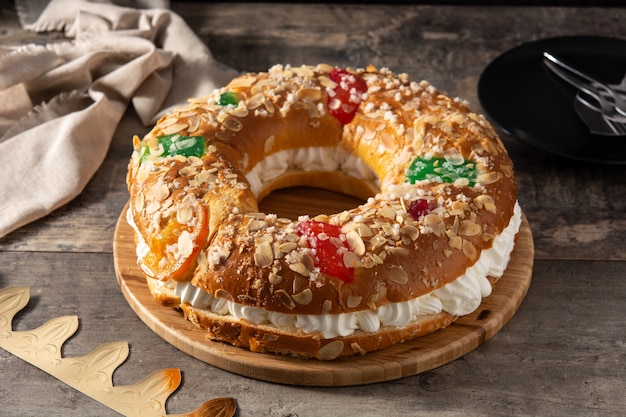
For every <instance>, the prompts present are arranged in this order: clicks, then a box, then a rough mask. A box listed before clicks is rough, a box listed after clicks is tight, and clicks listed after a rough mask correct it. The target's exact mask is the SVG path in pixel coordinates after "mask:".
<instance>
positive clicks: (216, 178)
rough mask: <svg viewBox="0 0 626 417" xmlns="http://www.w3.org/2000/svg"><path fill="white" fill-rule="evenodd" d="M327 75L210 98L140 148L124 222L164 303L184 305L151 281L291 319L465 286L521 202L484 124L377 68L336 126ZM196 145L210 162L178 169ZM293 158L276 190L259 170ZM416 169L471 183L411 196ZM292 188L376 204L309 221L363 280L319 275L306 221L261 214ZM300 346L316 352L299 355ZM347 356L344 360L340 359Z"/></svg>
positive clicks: (306, 72) (213, 322) (253, 84)
mask: <svg viewBox="0 0 626 417" xmlns="http://www.w3.org/2000/svg"><path fill="white" fill-rule="evenodd" d="M330 70H331V69H330V68H329V67H328V66H323V65H320V66H317V67H301V68H290V67H274V68H272V69H271V70H270V71H269V72H268V73H259V74H247V75H244V76H242V77H239V78H237V79H235V80H233V81H232V82H231V83H230V84H229V85H228V86H226V87H224V88H223V89H221V90H219V91H217V92H216V93H214V94H213V95H211V96H209V97H207V98H201V99H192V100H190V103H189V104H188V105H187V106H185V107H183V108H181V109H179V110H177V111H175V112H174V113H172V114H170V115H167V116H164V117H163V118H162V119H161V120H159V122H158V123H157V124H156V126H155V127H154V128H153V130H152V131H151V132H150V133H148V134H147V135H146V137H145V138H143V139H142V140H139V139H138V138H137V139H136V143H135V153H134V154H133V157H132V159H131V162H130V164H129V174H128V184H129V191H130V194H131V200H130V210H131V214H132V218H133V219H134V222H135V225H136V228H137V231H138V234H139V235H140V236H141V238H142V239H143V241H144V242H145V243H146V244H147V248H148V249H149V250H148V254H147V255H145V256H140V257H139V263H140V265H141V266H142V268H143V269H144V271H145V272H146V274H147V276H148V282H149V287H150V290H151V292H152V293H153V295H154V296H155V298H156V299H157V300H160V301H162V302H165V303H176V302H177V301H176V298H175V296H172V295H171V294H168V293H167V291H161V290H162V289H163V286H162V285H159V284H156V283H155V282H152V281H151V280H160V281H163V282H170V281H171V280H173V281H181V282H191V283H192V284H193V285H194V286H195V287H198V288H200V289H202V290H203V291H205V292H207V293H208V294H210V295H212V296H214V297H218V298H224V299H227V300H229V301H233V302H235V303H238V304H242V305H246V306H253V307H260V308H262V309H265V310H267V311H271V312H278V313H284V314H304V315H319V314H342V313H350V312H358V311H364V310H377V309H378V308H380V307H381V306H385V305H387V304H389V303H398V302H404V301H407V300H411V299H414V298H417V297H419V296H422V295H424V294H427V293H429V292H431V291H434V290H436V289H438V288H441V287H443V286H444V285H446V284H448V283H451V282H453V281H455V280H456V279H457V278H458V277H459V276H461V275H462V274H463V273H464V272H465V270H466V269H467V268H468V267H470V266H472V265H473V264H474V263H475V262H476V261H477V260H478V258H479V256H480V254H481V252H482V251H483V250H485V249H488V248H490V247H491V246H492V244H493V239H494V237H495V236H497V235H499V234H500V233H501V232H502V231H503V230H504V228H505V227H506V226H507V225H508V223H509V220H510V219H511V217H512V215H513V208H514V205H515V203H516V199H517V186H516V183H515V178H514V174H513V166H512V163H511V161H510V159H509V158H508V155H507V153H506V150H505V148H504V146H503V145H502V143H501V142H500V140H499V138H498V137H497V135H496V133H495V132H494V130H493V128H492V127H491V126H490V125H489V123H488V122H487V121H486V120H485V119H484V118H483V117H482V116H479V115H477V114H475V113H473V112H471V111H470V109H469V108H468V106H467V104H466V103H464V102H462V101H461V100H458V99H453V98H451V97H449V96H447V95H445V94H443V93H441V92H440V91H438V90H437V89H435V88H434V87H432V86H430V85H429V84H428V83H425V82H422V83H415V82H411V81H410V80H409V79H408V77H407V76H406V75H396V74H393V73H392V72H391V71H389V70H386V69H383V70H380V71H379V70H376V69H375V68H368V69H366V70H356V71H353V73H354V75H355V76H356V77H357V78H359V79H362V80H363V82H365V83H366V85H367V92H366V94H364V95H362V96H360V97H359V100H361V102H360V104H359V107H358V111H357V112H356V114H355V116H354V119H353V120H352V121H351V122H349V123H347V124H342V123H340V122H339V121H338V119H337V118H336V117H334V116H333V115H332V114H330V110H329V108H330V103H331V101H332V100H333V94H334V93H333V88H335V87H336V83H333V81H331V80H330V79H329V71H330ZM224 94H233V95H234V96H235V97H236V101H237V104H231V105H225V104H224V103H221V104H219V103H218V102H219V101H220V100H221V99H222V96H223V95H224ZM163 138H166V139H163ZM183 145H184V146H183ZM198 146H204V148H203V149H202V152H200V154H198V155H197V156H195V155H191V156H189V155H187V154H184V155H180V154H177V152H178V150H179V149H181V148H184V147H191V148H193V147H198ZM302 147H304V148H307V147H315V148H316V149H318V150H319V152H321V153H322V157H320V160H321V162H315V161H314V163H313V164H312V166H313V168H307V169H305V168H304V167H303V164H305V162H306V161H303V160H300V159H298V158H299V157H297V156H294V153H293V152H294V150H297V149H299V148H302ZM166 148H167V149H166ZM185 149H186V148H185ZM195 151H197V149H195ZM281 152H282V154H281ZM283 154H285V155H288V156H286V157H283V156H281V157H279V159H280V158H283V159H285V158H286V159H289V158H291V159H290V160H288V161H287V162H285V161H282V162H281V161H279V162H277V164H278V165H281V164H283V165H281V167H282V168H281V169H282V171H281V170H279V171H280V172H278V174H276V175H267V174H266V173H265V170H267V169H270V170H271V169H274V168H275V167H273V166H269V167H268V166H265V165H263V164H264V161H266V159H267V157H268V156H270V155H271V156H272V157H273V156H276V155H283ZM326 155H330V156H329V157H327V156H326ZM303 158H304V159H306V156H305V157H303ZM328 158H330V159H331V161H330V162H331V163H330V164H326V162H327V161H326V159H328ZM333 158H334V159H333ZM419 158H425V159H426V160H428V161H437V162H433V167H436V168H437V169H441V168H440V167H441V164H447V166H448V167H451V169H452V170H453V172H457V171H459V172H460V171H462V168H464V167H465V165H467V166H468V167H469V168H468V170H469V172H470V174H467V173H464V174H459V175H458V176H459V178H458V179H456V180H455V179H454V178H453V179H452V180H447V179H446V180H442V179H441V178H439V179H438V180H437V179H436V180H433V181H421V180H419V179H417V180H415V179H411V180H410V181H409V180H408V179H407V178H408V176H407V175H408V174H407V172H409V170H410V167H412V166H413V165H412V164H413V163H414V162H415V161H417V162H420V159H419ZM355 160H358V161H362V165H364V166H366V167H369V168H363V166H361V165H359V164H360V163H361V162H358V161H357V162H355ZM285 164H286V165H285ZM320 164H321V165H322V166H323V167H322V168H319V167H318V165H320ZM333 164H334V165H333ZM446 169H447V168H446ZM368 170H369V171H368ZM454 170H457V171H454ZM472 173H473V174H472ZM474 174H475V176H471V175H474ZM453 175H456V174H453ZM468 176H470V177H471V178H470V177H468ZM328 184H331V185H330V186H329V185H328ZM293 185H313V186H315V185H317V186H319V185H322V186H324V187H325V188H330V189H335V190H337V191H341V192H345V193H347V194H351V195H355V196H359V197H361V198H368V197H369V198H368V199H367V202H366V203H364V204H363V205H361V206H359V207H355V208H354V209H351V210H347V211H345V212H342V213H337V214H334V215H330V216H326V215H321V216H318V217H316V218H315V219H313V220H315V221H318V222H323V223H325V224H329V225H332V226H334V227H336V228H339V229H340V231H341V234H340V235H339V236H337V237H334V236H330V238H331V239H336V240H335V241H333V242H334V244H335V245H336V246H337V247H338V248H339V249H338V253H341V254H342V257H343V258H342V259H343V265H342V267H343V268H345V269H347V270H350V271H351V273H353V277H351V278H350V279H346V278H342V277H337V276H334V275H332V274H331V273H327V272H326V271H327V270H325V269H324V265H319V258H317V254H316V250H317V249H316V248H315V247H313V246H312V245H313V243H312V241H311V240H309V239H307V237H306V236H304V235H303V232H302V230H301V227H302V222H306V221H309V219H300V220H298V221H292V220H288V219H280V218H277V217H276V216H274V215H266V214H264V213H258V206H257V201H258V200H259V199H261V198H263V197H264V196H265V195H267V194H268V193H270V192H271V191H272V190H274V189H277V188H282V187H288V186H293ZM416 200H424V201H427V202H428V203H427V204H428V205H429V209H428V210H429V211H428V212H425V213H422V214H421V215H419V216H416V215H414V214H412V213H411V212H410V210H409V207H410V205H411V203H412V202H414V201H416ZM325 238H329V236H326V237H325ZM320 239H321V238H320ZM168 285H169V284H168ZM185 311H186V312H187V315H188V317H190V318H195V319H194V320H196V321H197V322H198V323H200V324H204V325H206V326H208V327H209V328H210V329H211V330H210V331H211V334H212V335H214V337H215V338H218V339H220V340H226V341H230V342H231V343H235V344H241V345H242V346H247V347H249V348H251V349H252V350H271V351H278V352H281V351H283V350H284V351H288V353H290V354H299V355H305V356H312V357H317V356H319V354H318V353H317V351H318V350H319V349H320V348H321V346H320V345H319V344H318V345H317V347H307V348H306V349H308V350H307V351H306V352H305V351H299V349H304V345H308V344H311V343H313V342H310V340H316V338H315V337H314V336H310V335H307V336H301V335H298V336H295V335H290V336H289V337H281V339H280V340H282V341H285V340H287V341H289V342H288V343H292V344H293V345H292V346H297V347H294V348H292V350H289V349H286V348H281V347H279V346H278V344H276V343H274V344H267V343H264V342H263V341H264V340H265V339H263V337H264V335H266V334H270V335H271V334H273V333H272V332H271V331H267V330H259V329H260V328H261V327H262V326H257V327H258V329H256V330H255V329H254V326H252V325H250V324H246V323H235V324H233V323H231V322H230V321H228V320H225V319H223V318H220V319H219V320H218V319H215V318H210V319H209V318H207V317H205V316H206V314H199V313H198V311H201V310H198V309H195V308H193V307H190V306H186V307H185ZM440 316H441V319H439V318H437V319H436V320H429V321H428V323H432V325H431V324H423V325H420V326H410V327H409V328H407V329H406V330H397V331H390V330H388V329H384V328H383V329H382V330H381V331H380V332H377V333H376V334H377V335H379V333H381V332H382V333H384V334H386V335H387V336H385V338H386V339H385V338H383V339H384V340H388V341H389V342H388V343H387V342H379V343H378V344H377V345H376V346H378V347H382V346H383V345H386V344H390V343H396V342H397V341H399V340H401V338H399V336H398V337H396V336H397V335H402V336H403V337H405V336H407V335H412V336H411V337H415V336H416V335H418V334H421V332H422V330H416V329H418V328H420V329H422V328H423V329H431V327H432V326H433V325H444V324H446V325H447V323H449V320H450V319H449V317H448V316H449V315H446V314H442V315H440ZM438 317H439V316H438ZM450 317H451V316H450ZM220 326H221V327H220ZM220 329H221V330H220ZM233 332H235V333H237V336H236V337H237V338H239V339H241V340H240V341H239V342H237V341H236V340H234V339H232V337H235V336H234V334H235V333H233ZM229 335H230V336H229ZM368 337H370V336H366V335H364V334H360V333H359V335H357V336H354V338H353V339H350V338H346V339H345V340H344V343H348V344H349V345H350V344H352V343H357V344H358V346H361V348H362V349H364V350H365V351H369V350H372V349H370V348H369V346H370V345H369V344H368V343H369V342H366V340H367V339H368ZM299 338H300V339H302V340H307V341H309V342H307V343H306V344H303V345H302V346H303V347H300V345H297V344H296V340H298V339H299ZM229 339H231V340H229ZM348 341H349V342H348ZM392 341H393V342H392ZM281 343H282V342H281ZM285 343H287V342H285ZM303 343H304V342H303ZM268 346H269V347H268ZM286 346H287V345H286ZM311 346H313V345H311ZM363 346H366V347H363ZM315 349H317V350H315ZM357 350H360V349H357ZM348 351H349V347H345V346H344V348H343V350H342V352H343V353H341V354H347V352H348ZM311 352H313V353H311Z"/></svg>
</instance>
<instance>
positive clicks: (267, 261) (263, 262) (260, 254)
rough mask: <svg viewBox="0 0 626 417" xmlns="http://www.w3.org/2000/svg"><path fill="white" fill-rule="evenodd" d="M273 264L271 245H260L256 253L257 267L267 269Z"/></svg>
mask: <svg viewBox="0 0 626 417" xmlns="http://www.w3.org/2000/svg"><path fill="white" fill-rule="evenodd" d="M272 262H274V254H273V252H272V246H271V245H270V243H269V242H263V243H261V244H260V245H258V246H257V247H256V249H255V251H254V263H255V264H256V266H258V267H259V268H265V267H268V266H270V265H272Z"/></svg>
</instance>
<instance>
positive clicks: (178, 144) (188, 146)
mask: <svg viewBox="0 0 626 417" xmlns="http://www.w3.org/2000/svg"><path fill="white" fill-rule="evenodd" d="M157 142H158V147H157V149H156V150H151V149H150V147H149V146H148V145H147V144H144V145H143V146H142V151H141V152H142V153H141V161H142V162H143V161H145V159H146V158H147V157H148V155H156V156H160V157H166V156H174V155H182V156H184V157H187V158H188V157H190V156H197V157H198V158H199V157H201V156H202V155H204V152H205V144H204V138H203V137H202V136H181V135H166V136H160V137H158V138H157Z"/></svg>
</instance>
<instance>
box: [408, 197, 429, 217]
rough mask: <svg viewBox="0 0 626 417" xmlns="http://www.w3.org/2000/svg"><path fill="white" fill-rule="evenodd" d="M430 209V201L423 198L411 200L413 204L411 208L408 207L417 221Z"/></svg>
mask: <svg viewBox="0 0 626 417" xmlns="http://www.w3.org/2000/svg"><path fill="white" fill-rule="evenodd" d="M430 210H431V208H430V203H429V202H428V200H424V199H422V198H418V199H417V200H413V201H411V204H409V208H408V209H407V211H408V212H409V214H410V215H411V217H412V218H413V220H415V221H417V220H419V218H420V217H422V216H425V215H427V214H428V213H430Z"/></svg>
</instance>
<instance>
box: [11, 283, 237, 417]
mask: <svg viewBox="0 0 626 417" xmlns="http://www.w3.org/2000/svg"><path fill="white" fill-rule="evenodd" d="M29 299H30V293H29V291H28V288H18V287H15V288H6V289H0V347H1V348H3V349H4V350H6V351H7V352H9V353H12V354H13V355H15V356H17V357H19V358H21V359H23V360H25V361H26V362H28V363H30V364H32V365H34V366H36V367H37V368H39V369H42V370H44V371H46V372H47V373H49V374H50V375H52V376H54V377H55V378H57V379H59V380H60V381H62V382H64V383H66V384H67V385H69V386H71V387H72V388H74V389H76V390H78V391H80V392H82V393H83V394H86V395H88V396H90V397H91V398H93V399H95V400H96V401H98V402H100V403H102V404H104V405H106V406H107V407H109V408H111V409H113V410H115V411H117V412H118V413H120V414H122V415H124V416H128V417H131V416H132V417H135V416H137V417H161V416H169V417H184V416H188V417H211V416H223V417H231V416H233V415H234V414H235V410H236V405H235V400H234V399H233V398H215V399H213V400H209V401H207V402H205V403H204V404H202V405H201V406H200V407H199V408H197V409H196V410H195V411H192V412H191V413H188V414H166V409H165V402H166V401H167V398H168V397H169V396H170V394H172V393H173V392H174V391H175V390H176V388H178V385H179V384H180V382H181V374H180V370H179V369H175V368H170V369H162V370H160V371H156V372H154V373H152V374H150V375H148V376H147V377H146V378H145V379H144V380H143V381H140V382H138V383H136V384H133V385H120V386H113V382H112V381H113V372H114V371H115V369H117V367H118V366H119V365H121V364H122V363H123V362H124V361H125V360H126V358H127V357H128V353H129V351H128V343H126V342H111V343H106V344H103V345H100V346H99V347H97V348H96V349H94V350H93V351H92V352H90V353H88V354H86V355H84V356H79V357H72V358H63V357H61V346H62V345H63V343H65V341H66V340H67V339H69V338H70V337H71V336H72V335H73V334H74V333H75V332H76V330H77V329H78V317H77V316H62V317H57V318H54V319H52V320H50V321H48V322H46V323H45V324H44V325H42V326H41V327H38V328H36V329H34V330H30V331H13V330H12V321H13V317H14V316H15V314H16V313H17V312H18V311H20V310H21V309H23V308H24V307H25V306H26V304H28V301H29Z"/></svg>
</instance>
